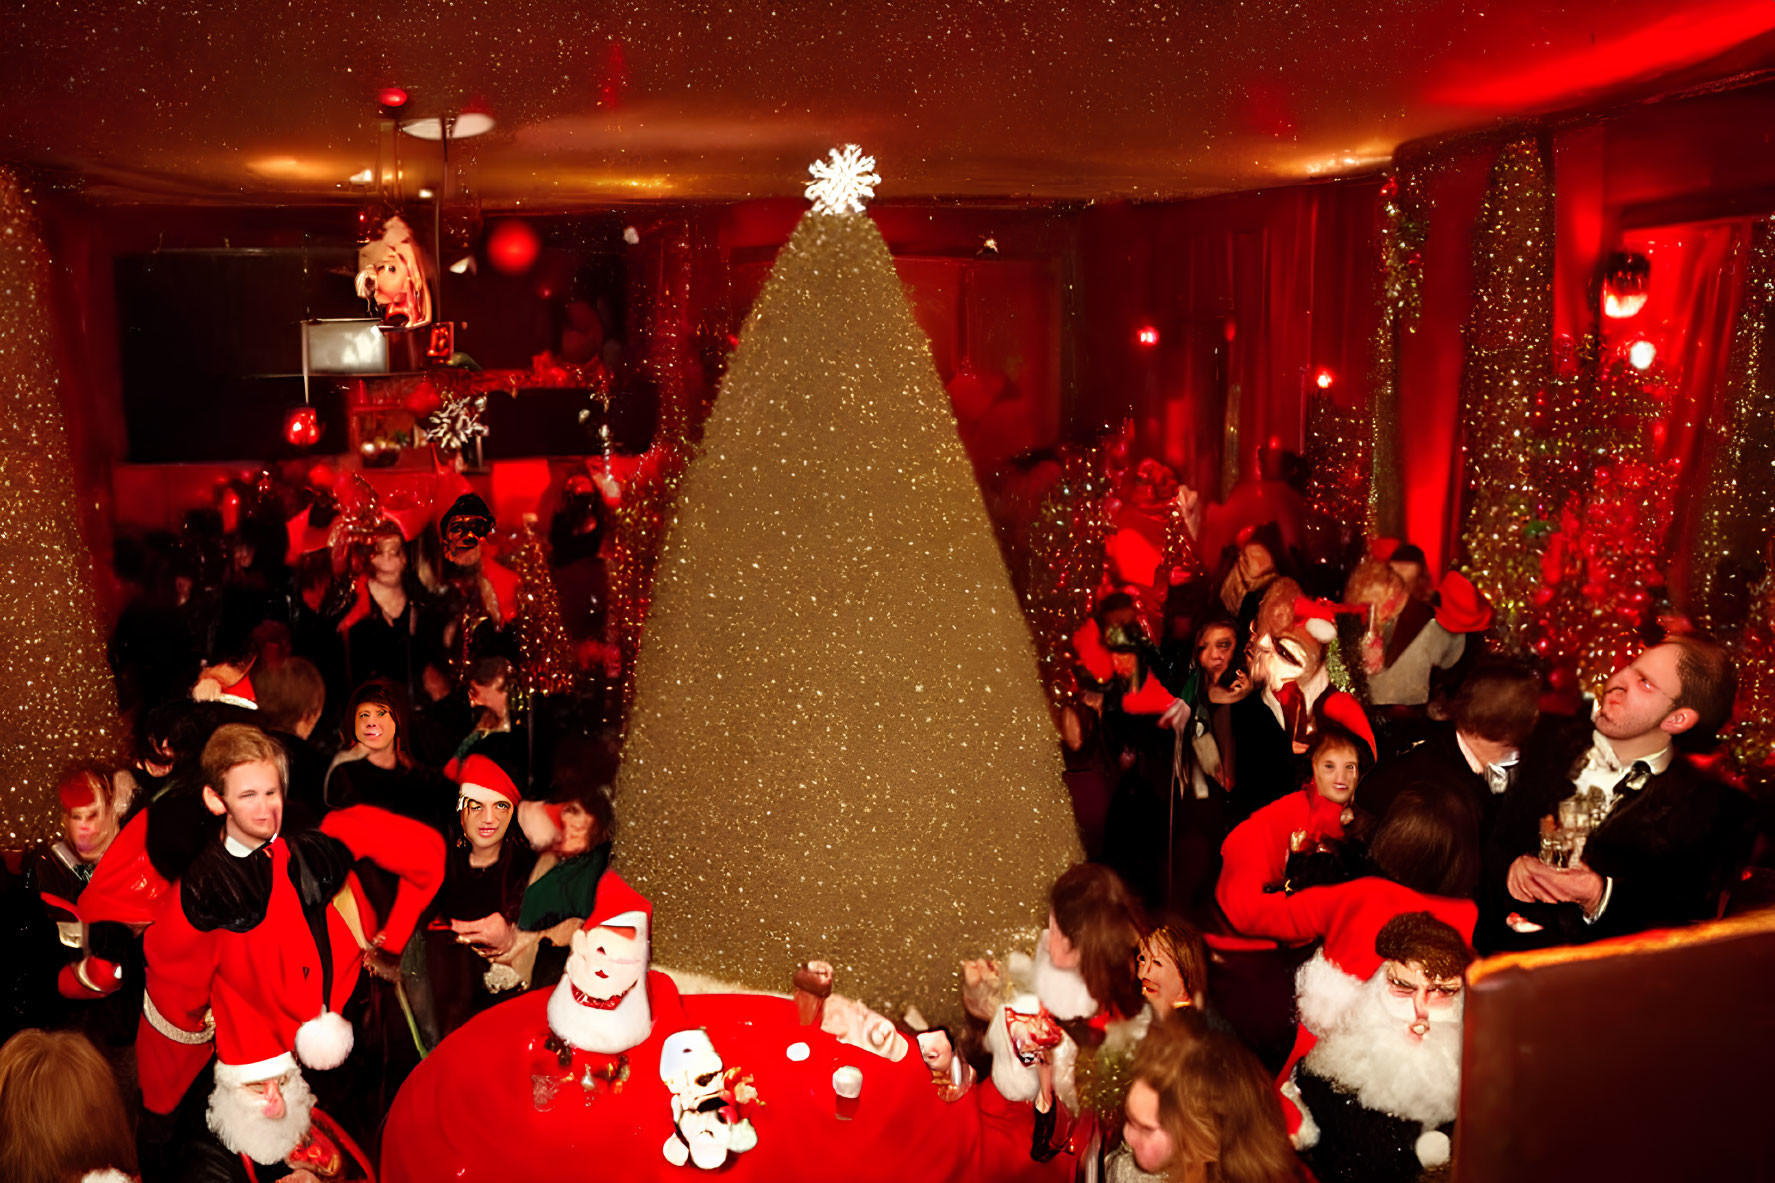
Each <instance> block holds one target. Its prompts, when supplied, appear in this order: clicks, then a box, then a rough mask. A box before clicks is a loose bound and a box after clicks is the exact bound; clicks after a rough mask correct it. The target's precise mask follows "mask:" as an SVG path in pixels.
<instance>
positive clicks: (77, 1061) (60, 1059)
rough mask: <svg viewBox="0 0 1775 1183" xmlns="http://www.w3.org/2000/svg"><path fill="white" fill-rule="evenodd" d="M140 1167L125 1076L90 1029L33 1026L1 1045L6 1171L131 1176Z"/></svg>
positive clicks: (0, 1121) (55, 1179)
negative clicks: (123, 1089)
mask: <svg viewBox="0 0 1775 1183" xmlns="http://www.w3.org/2000/svg"><path fill="white" fill-rule="evenodd" d="M135 1173H136V1141H135V1135H134V1134H133V1133H132V1132H131V1130H130V1120H129V1114H128V1112H127V1111H126V1110H125V1109H124V1107H123V1097H122V1095H121V1094H120V1093H119V1092H118V1090H117V1079H116V1077H115V1076H113V1075H112V1072H111V1067H110V1065H108V1064H106V1063H105V1059H104V1057H103V1056H101V1055H99V1053H98V1049H96V1048H95V1047H93V1045H92V1044H91V1043H90V1042H88V1040H87V1038H86V1036H84V1035H81V1034H79V1033H77V1032H73V1031H39V1030H37V1029H36V1028H34V1027H28V1028H26V1029H25V1030H23V1031H20V1032H19V1033H18V1034H16V1035H14V1036H13V1037H12V1038H11V1039H9V1040H7V1041H6V1045H5V1046H4V1047H0V1179H5V1180H6V1181H7V1183H85V1181H87V1180H92V1181H93V1183H100V1181H102V1183H128V1181H130V1180H133V1179H134V1178H135Z"/></svg>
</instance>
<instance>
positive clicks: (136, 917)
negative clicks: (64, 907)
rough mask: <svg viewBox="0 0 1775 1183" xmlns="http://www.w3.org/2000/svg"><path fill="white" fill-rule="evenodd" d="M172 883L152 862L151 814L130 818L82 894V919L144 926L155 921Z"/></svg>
mask: <svg viewBox="0 0 1775 1183" xmlns="http://www.w3.org/2000/svg"><path fill="white" fill-rule="evenodd" d="M168 886H169V884H168V883H167V881H166V880H165V879H162V878H161V877H160V872H158V871H156V870H155V869H154V864H153V863H151V862H149V861H148V811H147V810H146V809H144V810H142V811H141V812H140V813H138V814H136V816H135V817H133V818H131V819H130V823H129V825H127V826H125V827H123V832H122V833H120V834H118V835H117V837H116V838H113V839H112V840H111V845H110V846H109V847H107V848H106V850H105V855H104V857H103V858H101V859H99V865H98V866H97V867H94V868H93V872H92V881H91V882H90V883H88V884H87V885H86V889H85V890H84V891H82V892H81V893H80V918H81V920H83V921H84V922H86V923H87V924H97V923H99V922H100V921H105V920H110V921H116V922H117V923H119V924H131V925H141V924H147V923H148V922H149V921H151V920H153V919H154V916H155V912H156V908H157V906H158V904H159V902H160V900H161V898H162V897H163V896H165V895H166V894H167V888H168Z"/></svg>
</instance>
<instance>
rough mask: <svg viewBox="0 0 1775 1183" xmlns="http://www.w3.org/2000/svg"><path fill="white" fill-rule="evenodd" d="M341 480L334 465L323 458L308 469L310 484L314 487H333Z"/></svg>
mask: <svg viewBox="0 0 1775 1183" xmlns="http://www.w3.org/2000/svg"><path fill="white" fill-rule="evenodd" d="M338 480H339V474H338V473H337V472H336V471H334V469H333V466H332V465H331V464H328V463H327V462H326V461H325V460H322V461H321V462H320V463H319V464H316V465H315V466H314V467H313V468H311V469H309V470H308V485H309V487H310V488H313V489H331V488H332V487H333V485H334V484H335V483H337V482H338Z"/></svg>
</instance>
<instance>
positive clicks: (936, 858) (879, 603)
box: [616, 149, 1078, 1017]
mask: <svg viewBox="0 0 1775 1183" xmlns="http://www.w3.org/2000/svg"><path fill="white" fill-rule="evenodd" d="M872 164H873V162H872V161H870V160H869V159H868V158H866V157H862V156H860V154H858V153H857V152H856V151H855V150H854V149H847V150H846V151H845V152H844V153H842V154H840V153H834V154H833V161H832V163H831V164H829V165H820V166H816V176H817V178H818V179H817V180H816V182H815V184H814V185H812V186H810V193H809V196H810V197H811V198H813V199H815V204H814V208H813V210H812V211H811V212H810V213H809V214H808V215H807V216H805V217H804V218H803V219H802V221H801V223H800V225H799V226H797V227H796V229H795V232H794V234H793V236H792V237H791V238H790V240H789V242H788V244H787V245H786V246H785V247H784V248H783V251H782V253H781V254H780V255H779V256H778V258H777V262H776V265H775V267H774V269H773V271H772V274H771V276H770V279H769V280H768V282H767V283H766V284H765V287H764V290H763V292H762V293H761V294H760V295H759V297H758V301H757V303H756V305H755V306H754V307H753V309H752V311H751V314H750V315H749V316H748V318H747V320H746V324H745V327H744V329H743V330H742V332H741V336H740V343H739V347H738V350H737V351H736V352H735V354H734V355H733V357H732V360H731V362H730V364H729V367H728V370H727V374H726V377H725V378H724V380H723V383H722V388H721V392H720V394H719V396H718V398H717V400H716V403H715V406H714V409H713V411H712V412H711V415H710V417H709V420H708V422H707V424H706V427H705V434H704V440H703V444H702V446H701V448H700V450H699V451H698V454H697V455H696V457H695V458H694V459H693V460H692V462H691V464H690V466H689V468H688V470H687V471H686V473H685V475H684V479H683V483H682V486H681V491H680V495H679V499H678V505H677V510H676V516H675V520H674V521H673V523H672V525H671V527H670V530H669V533H668V535H667V540H666V543H665V548H664V550H663V552H662V554H661V556H660V562H659V569H658V576H657V579H656V581H655V583H654V585H653V591H652V601H653V602H652V607H651V611H650V613H649V616H648V622H647V631H646V636H645V639H644V642H643V644H642V647H641V652H640V658H639V665H638V669H637V674H636V678H637V690H636V698H635V706H634V714H633V719H632V723H631V729H630V734H629V739H628V741H627V745H626V748H625V750H624V761H623V767H622V771H621V773H620V776H619V778H618V782H617V790H616V808H617V814H618V816H619V817H620V819H621V823H622V827H623V828H622V834H621V838H620V840H619V844H618V852H619V854H618V863H617V866H618V868H619V869H620V870H621V871H622V873H623V874H624V875H625V876H626V877H629V878H630V880H631V881H632V882H633V883H634V884H635V885H636V886H637V887H638V888H640V889H641V890H642V891H643V892H644V893H645V894H646V895H647V896H648V897H649V898H650V899H652V901H653V903H654V907H655V916H656V923H655V932H656V933H657V939H656V942H655V958H656V960H657V961H659V962H660V963H661V964H663V965H668V966H672V967H675V968H683V969H687V970H695V971H699V972H703V973H708V974H713V975H716V976H718V977H721V978H724V979H728V980H732V981H738V982H741V983H744V984H746V985H749V986H753V987H758V988H762V989H773V990H782V989H786V988H787V987H788V984H789V981H790V978H791V975H792V973H793V971H794V969H795V966H796V964H797V962H799V961H801V960H804V959H807V958H824V959H825V960H828V961H830V962H832V963H833V964H834V966H835V968H836V969H837V973H838V984H839V989H841V990H842V991H844V992H846V993H848V994H853V995H856V996H859V997H861V998H862V999H864V1000H865V1001H868V1002H871V1003H874V1004H876V1005H877V1006H880V1007H883V1008H891V1009H890V1011H889V1013H898V1011H897V1008H898V1007H899V1006H902V1005H904V1004H906V1003H909V1002H913V1001H916V1002H917V1003H918V1004H919V1005H920V1006H921V1007H923V1008H925V1009H926V1013H927V1014H932V1016H933V1017H935V1014H937V1013H943V1012H944V1011H945V1009H946V1008H947V1009H949V1010H950V1012H951V1013H953V1008H954V1006H955V1002H954V1000H955V998H956V981H957V962H958V960H959V959H960V958H962V957H964V956H973V955H979V954H982V953H987V952H993V953H997V954H1000V955H1003V954H1004V953H1006V952H1008V951H1009V950H1010V949H1011V948H1013V947H1016V946H1020V945H1021V946H1025V947H1026V946H1027V945H1028V944H1029V943H1031V942H1032V941H1033V940H1034V938H1035V936H1036V934H1037V931H1038V930H1039V928H1040V925H1041V923H1042V922H1043V919H1044V918H1045V915H1046V905H1045V894H1046V891H1047V889H1048V886H1049V885H1050V884H1051V883H1052V881H1053V879H1054V878H1055V877H1056V876H1057V875H1058V874H1059V873H1060V872H1061V871H1062V870H1064V869H1065V868H1066V866H1067V864H1068V863H1069V862H1071V861H1072V860H1073V859H1075V858H1077V857H1078V846H1077V839H1076V837H1075V834H1074V830H1073V822H1072V814H1071V808H1070V804H1069V802H1068V798H1067V795H1066V791H1065V788H1064V787H1063V785H1062V782H1061V776H1060V773H1061V768H1060V761H1059V756H1058V749H1057V745H1056V743H1055V736H1054V731H1053V727H1052V724H1051V722H1050V720H1049V716H1048V711H1047V708H1046V705H1045V703H1044V702H1043V696H1042V687H1041V682H1040V681H1039V679H1038V677H1037V674H1036V661H1035V652H1034V649H1033V647H1032V645H1031V643H1030V637H1029V632H1028V629H1027V627H1026V626H1025V624H1024V621H1023V617H1022V614H1021V613H1020V612H1019V610H1018V606H1017V602H1016V600H1015V598H1014V596H1013V594H1012V592H1011V588H1010V584H1009V580H1008V578H1007V576H1006V573H1005V568H1004V563H1003V560H1002V559H1001V558H1000V555H999V551H998V547H997V544H996V543H995V541H994V538H993V533H992V528H991V525H990V524H989V522H988V520H987V517H986V512H985V509H984V507H983V505H982V503H981V497H980V493H979V490H978V488H977V487H976V485H975V483H974V475H973V470H972V468H971V466H970V465H969V462H968V458H967V455H966V453H965V452H964V451H963V449H962V444H961V440H960V437H959V435H958V433H957V430H956V425H955V420H954V418H953V415H952V413H951V411H950V408H949V405H948V399H947V396H946V394H945V392H944V388H943V384H942V381H941V380H940V378H939V377H938V374H937V370H936V367H935V365H934V364H933V363H932V360H931V355H930V348H929V344H928V342H927V341H926V340H925V337H924V335H923V333H922V332H920V330H919V328H918V326H917V324H916V323H915V322H914V320H913V317H912V313H911V310H910V308H909V307H908V304H907V300H906V296H905V293H904V291H903V289H902V288H901V285H900V281H899V277H898V276H897V274H896V273H895V270H894V265H893V259H892V258H891V257H890V255H889V253H888V249H887V244H886V243H885V242H884V241H883V239H882V236H881V233H880V231H879V230H878V229H877V228H876V226H875V223H874V222H873V221H872V220H870V219H869V218H868V217H866V216H864V215H863V213H862V212H861V211H862V201H861V199H862V198H863V197H866V196H869V195H870V186H872V185H873V183H874V178H873V177H872V176H871V175H870V174H869V169H870V168H871V167H872Z"/></svg>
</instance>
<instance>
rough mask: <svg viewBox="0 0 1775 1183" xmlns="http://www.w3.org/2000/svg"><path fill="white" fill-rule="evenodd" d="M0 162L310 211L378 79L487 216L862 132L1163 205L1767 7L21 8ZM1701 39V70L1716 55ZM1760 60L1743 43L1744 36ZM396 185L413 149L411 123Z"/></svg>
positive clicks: (1275, 174) (946, 186)
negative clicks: (479, 117) (452, 164)
mask: <svg viewBox="0 0 1775 1183" xmlns="http://www.w3.org/2000/svg"><path fill="white" fill-rule="evenodd" d="M8 7H9V8H11V9H12V10H13V20H12V21H11V22H9V24H10V25H11V26H12V27H11V28H10V29H9V33H8V37H7V44H8V46H9V48H8V49H7V50H5V51H4V53H5V58H4V61H0V95H3V96H4V97H3V99H0V112H3V113H4V114H3V127H0V154H4V155H5V156H7V157H10V158H13V159H24V160H28V161H32V162H36V163H46V164H53V165H59V166H63V167H66V168H69V169H71V170H72V171H74V172H75V173H78V174H79V175H80V176H82V177H84V178H86V182H85V183H86V184H87V185H88V186H89V188H90V190H91V191H92V192H93V194H94V195H95V196H98V197H105V198H114V199H136V198H142V197H149V198H158V199H175V200H193V201H212V200H217V199H221V200H243V201H250V202H255V203H261V202H275V201H281V200H290V199H296V200H307V199H312V198H316V197H322V196H333V197H343V196H349V195H350V194H352V193H353V189H352V186H351V185H350V184H349V182H348V178H349V177H350V176H351V175H352V174H354V173H357V172H359V171H360V170H362V169H373V168H374V167H375V166H376V165H377V161H378V146H379V143H380V145H381V151H382V166H383V167H384V168H386V169H389V170H392V169H393V167H394V166H393V149H392V147H391V144H392V142H393V138H394V137H392V135H380V136H379V134H378V122H377V121H378V116H377V113H376V110H375V107H374V103H373V98H372V96H373V95H374V93H375V92H376V90H377V89H378V88H380V87H382V86H386V85H399V86H403V87H405V88H406V89H407V90H408V91H409V92H410V93H411V95H412V102H411V104H410V107H409V109H410V110H411V111H412V112H413V113H415V114H427V113H435V112H436V111H438V110H439V109H441V108H457V107H461V106H464V105H467V104H470V103H475V102H479V103H483V104H485V105H486V106H487V107H488V109H490V110H491V111H492V112H493V113H494V115H495V116H496V117H497V119H498V127H497V128H496V130H495V131H493V132H492V133H490V134H489V135H487V136H486V137H483V138H482V139H480V140H477V141H472V142H470V143H468V144H465V145H462V146H461V150H460V152H459V153H458V155H457V159H458V160H460V161H462V162H463V163H464V164H465V166H466V168H465V170H464V172H463V173H462V176H461V178H460V179H461V181H462V182H465V183H467V184H468V185H470V186H471V187H472V189H473V190H474V191H475V192H476V193H477V195H478V196H479V197H480V199H481V200H482V201H484V202H485V203H487V204H489V205H494V206H503V205H511V204H514V203H519V202H521V203H523V204H524V205H525V206H529V207H534V206H547V207H568V206H578V205H587V204H604V203H608V202H610V201H612V200H636V199H674V198H698V199H701V198H735V197H745V196H759V195H766V194H777V195H780V194H788V193H794V192H797V191H798V184H799V182H800V181H801V180H802V179H804V169H805V167H806V163H807V162H808V161H809V160H811V159H813V158H814V157H815V156H817V155H820V154H821V153H823V151H824V149H825V148H827V147H829V146H831V145H833V144H836V143H840V142H843V141H846V140H856V141H858V142H860V143H862V144H863V145H864V147H865V148H866V149H868V150H870V151H872V152H874V153H875V155H876V156H877V158H878V160H879V170H878V171H880V172H881V173H882V175H883V176H884V177H885V178H886V179H885V181H884V182H883V184H882V186H881V188H880V195H881V196H882V197H883V198H888V197H895V196H898V197H906V196H926V195H956V196H974V197H1008V198H1026V197H1036V198H1062V199H1093V198H1120V197H1134V198H1145V197H1172V196H1185V195H1194V194H1200V193H1207V192H1214V191H1223V190H1228V189H1242V188H1252V187H1257V186H1262V185H1266V184H1272V183H1276V182H1286V181H1293V180H1299V179H1302V178H1305V177H1308V176H1315V175H1336V174H1339V173H1347V172H1352V171H1361V170H1363V169H1365V168H1369V167H1372V166H1373V165H1374V164H1376V163H1378V162H1379V161H1381V160H1383V159H1384V158H1385V157H1386V156H1387V155H1388V153H1390V151H1391V150H1392V148H1393V147H1394V146H1396V145H1397V144H1399V143H1401V142H1403V141H1405V140H1408V139H1413V138H1417V137H1420V136H1425V135H1431V134H1436V133H1440V132H1446V131H1452V130H1459V129H1462V128H1467V127H1473V126H1478V125H1483V124H1485V123H1488V122H1490V121H1492V120H1493V119H1495V118H1497V117H1499V116H1501V115H1509V114H1514V113H1521V112H1525V111H1536V110H1547V109H1552V108H1559V107H1569V106H1572V105H1574V104H1582V103H1584V102H1586V101H1595V100H1597V99H1598V97H1599V96H1601V95H1604V94H1607V93H1611V92H1613V93H1618V92H1620V91H1621V90H1622V89H1623V88H1631V87H1633V86H1635V85H1636V84H1642V83H1644V82H1645V81H1646V80H1647V79H1649V78H1653V77H1655V76H1658V75H1660V74H1664V73H1668V72H1678V71H1684V70H1691V71H1692V70H1694V69H1696V68H1699V69H1701V70H1707V69H1715V68H1717V69H1720V70H1725V69H1728V68H1729V69H1742V68H1745V67H1746V66H1748V65H1760V64H1766V63H1763V62H1761V61H1760V57H1759V59H1758V60H1748V61H1747V60H1746V58H1745V51H1744V50H1743V49H1739V50H1738V53H1737V55H1736V56H1734V55H1733V53H1732V51H1733V50H1734V49H1735V48H1737V47H1741V46H1742V45H1743V44H1744V43H1745V42H1747V41H1749V40H1751V39H1752V38H1756V37H1758V36H1759V35H1762V34H1765V33H1768V32H1769V31H1770V30H1771V29H1775V4H1771V3H1770V2H1769V0H1688V2H1686V3H1680V2H1679V3H1677V4H1671V3H1670V2H1669V0H1553V2H1550V3H1523V2H1519V0H1293V2H1290V0H1172V2H1164V0H1080V2H1076V3H1057V2H1055V0H972V2H961V0H956V2H953V3H947V4H945V3H931V2H908V0H891V2H884V0H876V2H874V3H866V2H863V0H827V2H825V3H819V2H815V0H775V2H774V3H773V2H771V0H757V2H752V3H734V4H731V5H723V4H717V3H707V2H701V0H613V2H612V3H608V4H600V5H592V4H584V3H575V2H572V0H423V2H418V3H409V4H397V3H392V2H388V3H381V4H377V3H372V2H370V0H305V2H302V3H288V4H281V3H280V4H275V5H274V4H269V3H262V2H255V0H238V2H235V3H216V2H214V0H182V2H178V3H174V2H171V0H164V2H163V0H128V2H125V0H62V2H60V3H46V2H43V0H25V2H22V3H21V2H19V0H14V3H13V4H11V5H9V6H8ZM1722 55H1723V56H1722ZM1759 55H1760V50H1759ZM400 153H401V166H402V169H403V172H404V177H403V181H404V184H405V187H406V190H407V191H408V192H409V193H410V192H411V191H412V190H414V189H416V188H417V187H418V186H419V185H420V184H422V183H430V182H432V181H433V180H435V178H436V176H437V172H438V167H437V164H436V159H437V148H436V145H435V144H425V143H423V142H421V141H418V140H414V139H410V138H407V137H401V147H400Z"/></svg>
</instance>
